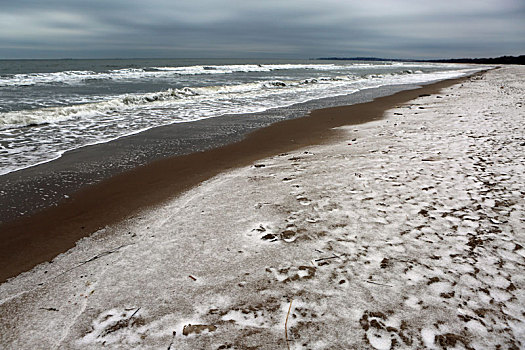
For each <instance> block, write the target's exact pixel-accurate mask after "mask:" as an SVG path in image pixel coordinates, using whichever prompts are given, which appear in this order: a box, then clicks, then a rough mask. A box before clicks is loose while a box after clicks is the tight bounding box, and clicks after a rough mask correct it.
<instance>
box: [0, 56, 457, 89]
mask: <svg viewBox="0 0 525 350" xmlns="http://www.w3.org/2000/svg"><path fill="white" fill-rule="evenodd" d="M425 65H426V66H427V67H437V65H435V64H425ZM457 66H458V65H442V67H449V68H454V67H457ZM384 67H421V64H415V63H414V64H412V63H402V62H393V63H374V64H368V63H352V64H351V65H350V64H239V65H208V66H204V65H194V66H180V67H145V68H122V69H114V70H109V71H104V72H94V71H89V70H86V71H78V70H71V71H62V72H51V73H26V74H9V75H4V76H0V87H2V86H32V85H46V84H65V85H74V84H81V83H86V82H88V81H90V80H133V79H135V80H136V79H162V78H170V77H174V76H178V75H201V74H207V75H212V74H232V73H242V72H246V73H247V72H272V71H286V70H315V71H337V70H346V69H349V68H352V69H373V68H384Z"/></svg>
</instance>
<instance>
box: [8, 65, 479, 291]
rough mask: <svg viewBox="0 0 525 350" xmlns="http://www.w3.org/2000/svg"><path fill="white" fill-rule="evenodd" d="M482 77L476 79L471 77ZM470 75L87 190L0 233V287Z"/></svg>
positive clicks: (314, 115)
mask: <svg viewBox="0 0 525 350" xmlns="http://www.w3.org/2000/svg"><path fill="white" fill-rule="evenodd" d="M475 74H481V73H475ZM471 76H472V75H469V76H465V77H461V78H457V79H451V80H444V81H439V82H437V83H433V84H430V85H424V86H422V87H420V88H416V89H411V90H404V91H401V92H398V93H395V94H393V95H389V96H384V97H380V98H377V99H375V100H374V101H372V102H366V103H359V104H355V105H350V106H343V107H330V108H324V109H319V110H314V111H312V112H310V113H309V114H308V115H306V116H304V117H301V118H297V119H290V120H284V121H280V122H277V123H274V124H271V125H270V126H268V127H265V128H262V129H258V130H256V131H254V132H252V133H250V134H248V135H247V136H246V137H245V138H244V139H243V140H241V141H238V142H235V143H232V144H228V145H225V146H221V147H219V148H214V149H211V150H207V151H203V152H197V153H192V154H189V155H183V156H175V157H171V158H166V159H161V160H157V161H154V162H152V163H150V164H147V165H144V166H141V167H138V168H135V169H132V170H129V171H126V172H124V173H121V174H118V175H116V176H113V177H111V178H109V179H107V180H104V181H102V182H101V183H98V184H95V185H92V186H89V187H87V188H84V189H82V190H80V191H78V192H77V193H75V194H74V195H73V196H71V198H69V199H68V200H67V201H65V202H63V203H61V204H59V205H58V206H56V207H51V208H48V209H45V210H43V211H40V212H38V213H35V214H33V215H30V216H28V217H22V218H20V219H17V220H15V221H12V222H8V223H5V224H2V225H0V230H1V231H2V237H1V238H2V240H1V243H0V264H1V265H2V266H3V269H2V271H0V283H2V282H5V281H6V280H7V279H8V278H11V277H14V276H16V275H18V274H19V273H21V272H24V271H27V270H29V269H31V268H32V267H34V266H36V265H38V264H39V263H42V262H45V261H49V260H52V259H53V258H54V257H55V256H57V255H58V254H60V253H62V252H65V251H67V250H68V249H70V248H72V247H74V245H75V243H76V242H77V241H78V240H79V239H80V238H82V237H85V236H88V235H90V234H92V233H93V232H95V231H97V230H99V229H100V228H103V227H105V226H108V225H112V224H115V223H118V222H121V221H122V220H124V219H126V218H128V217H131V216H132V215H133V214H135V213H137V212H139V211H141V210H143V209H146V208H150V207H154V206H156V205H159V204H161V203H163V202H165V201H167V200H169V199H171V198H174V197H176V196H178V195H180V194H181V193H183V192H184V191H186V190H188V189H190V188H192V187H194V186H196V185H198V184H199V183H201V182H203V181H205V180H207V179H210V178H211V177H213V176H214V175H217V174H219V173H221V172H223V171H226V170H228V169H232V168H237V167H240V166H246V165H249V164H252V163H254V162H256V161H257V160H259V159H262V158H265V157H268V156H272V155H276V154H280V153H285V152H289V151H292V150H295V149H299V148H301V147H305V146H308V145H314V144H323V143H325V142H326V141H328V140H332V139H334V138H336V137H338V135H339V132H338V131H336V130H333V128H336V127H339V126H343V125H358V124H362V123H366V122H369V121H373V120H377V119H381V118H382V117H383V113H384V112H385V111H386V110H388V109H391V108H393V107H395V106H396V105H398V104H402V103H405V102H407V101H410V100H412V99H414V98H417V97H418V96H420V95H423V94H433V93H436V92H439V91H440V90H441V89H443V88H446V87H448V86H451V85H454V84H457V83H459V82H461V81H462V80H464V79H468V78H470V77H471Z"/></svg>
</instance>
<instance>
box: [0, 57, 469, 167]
mask: <svg viewBox="0 0 525 350" xmlns="http://www.w3.org/2000/svg"><path fill="white" fill-rule="evenodd" d="M474 70H479V69H473V68H472V66H468V65H460V64H434V63H403V62H363V61H316V60H239V59H206V60H204V59H113V60H2V61H0V175H4V174H8V173H11V172H14V171H17V170H20V169H24V168H28V167H32V166H35V165H37V164H41V163H45V162H49V161H51V160H53V159H56V158H59V157H60V156H61V155H62V154H64V153H65V152H67V151H70V150H75V149H78V148H80V147H83V146H86V145H93V144H99V143H106V142H109V141H111V140H115V139H119V138H122V137H125V136H128V135H132V134H137V133H140V132H141V131H145V130H147V129H151V128H154V127H158V126H162V125H168V124H174V123H192V122H195V121H198V120H201V119H206V118H213V117H217V116H222V115H235V114H248V113H254V112H261V111H265V110H269V109H272V108H276V107H285V106H290V105H294V104H298V103H303V102H306V101H310V100H315V99H320V98H329V97H334V96H341V95H348V94H352V93H355V92H357V91H362V90H364V89H370V88H374V87H380V86H388V85H400V84H421V83H426V82H430V81H435V80H441V79H447V78H455V77H460V76H462V75H465V74H467V73H470V72H473V71H474Z"/></svg>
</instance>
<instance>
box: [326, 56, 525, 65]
mask: <svg viewBox="0 0 525 350" xmlns="http://www.w3.org/2000/svg"><path fill="white" fill-rule="evenodd" d="M318 60H339V61H394V62H436V63H477V64H525V55H520V56H500V57H494V58H448V59H438V60H415V59H399V58H378V57H321V58H318Z"/></svg>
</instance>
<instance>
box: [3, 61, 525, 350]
mask: <svg viewBox="0 0 525 350" xmlns="http://www.w3.org/2000/svg"><path fill="white" fill-rule="evenodd" d="M524 73H525V71H524V68H523V67H515V66H506V67H503V68H500V69H496V70H492V71H489V72H486V73H485V74H483V75H478V76H474V77H471V78H469V79H467V80H465V81H464V82H463V83H460V84H456V85H453V86H451V87H447V88H444V89H443V90H442V91H440V92H439V93H436V94H430V95H423V96H420V97H419V98H417V99H415V100H412V101H410V102H408V103H404V104H402V105H398V106H396V107H395V108H393V109H390V110H388V111H387V112H386V115H385V118H384V119H381V120H377V121H373V122H370V123H366V124H361V125H357V126H356V125H354V126H341V127H338V129H337V130H338V131H339V132H338V133H337V135H338V137H333V138H331V141H328V140H324V143H323V144H321V145H317V146H315V145H314V146H307V147H305V148H302V149H299V150H294V151H291V152H288V153H283V154H280V155H277V156H272V157H267V158H264V159H261V160H258V161H256V162H255V163H253V164H252V165H251V166H245V167H241V168H238V169H235V170H230V171H227V172H225V173H221V174H219V175H217V176H215V177H213V178H211V179H210V180H207V181H205V182H203V183H202V184H200V185H199V186H197V187H195V188H192V189H191V190H189V191H187V192H186V193H184V194H182V195H181V196H179V197H178V198H176V199H173V200H171V201H169V202H167V203H165V204H163V205H161V206H158V207H155V208H153V209H150V210H147V211H143V212H141V213H139V214H137V215H135V216H134V217H133V218H131V219H128V220H127V221H124V222H122V223H121V224H119V225H114V226H109V227H107V228H105V229H102V230H99V231H98V232H97V233H96V234H94V235H92V236H91V237H88V238H84V239H82V240H80V241H79V242H78V243H77V245H76V247H75V248H73V249H71V250H70V251H68V252H67V253H64V254H62V255H60V256H58V257H57V258H56V259H54V260H53V262H52V263H44V264H41V265H39V266H37V267H36V268H34V269H33V270H32V271H30V272H27V273H24V274H21V275H19V276H18V277H16V278H14V279H11V280H9V281H8V282H6V283H4V284H2V285H0V344H1V345H2V346H3V347H5V348H12V349H16V348H33V349H49V348H59V349H71V348H73V349H74V348H78V349H97V348H100V347H101V346H106V347H109V348H145V349H149V348H151V349H158V348H164V349H249V348H257V349H277V348H280V349H286V348H287V347H289V348H290V349H369V348H373V349H393V348H402V349H421V348H425V347H426V348H429V349H441V348H465V349H494V348H496V346H497V345H500V346H502V347H503V348H522V347H524V346H525V316H524V315H523V310H524V307H525V292H524V290H525V275H524V274H523V271H524V268H525V249H524V248H523V246H524V244H525V201H524V199H523V198H524V195H525V189H524V184H525V175H524V174H525V152H524V150H525V138H524V135H525V123H524V120H523V119H524V107H523V105H524V103H525V101H524V98H523V96H525V80H524V79H523V77H524V76H525V74H524Z"/></svg>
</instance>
